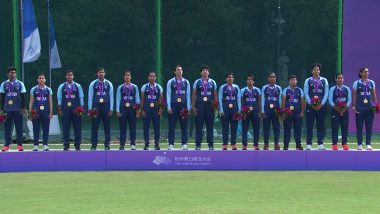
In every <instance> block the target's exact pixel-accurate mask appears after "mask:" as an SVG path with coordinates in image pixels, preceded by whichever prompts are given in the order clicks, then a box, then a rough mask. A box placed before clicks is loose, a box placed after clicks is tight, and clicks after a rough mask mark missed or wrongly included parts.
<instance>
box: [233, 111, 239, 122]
mask: <svg viewBox="0 0 380 214" xmlns="http://www.w3.org/2000/svg"><path fill="white" fill-rule="evenodd" d="M232 119H233V120H236V121H239V120H241V114H240V113H239V112H236V113H235V114H234V115H232Z"/></svg>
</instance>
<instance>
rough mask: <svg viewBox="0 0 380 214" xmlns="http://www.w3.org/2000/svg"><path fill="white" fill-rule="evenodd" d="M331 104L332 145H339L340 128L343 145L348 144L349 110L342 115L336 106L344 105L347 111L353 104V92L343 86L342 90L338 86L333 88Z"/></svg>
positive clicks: (330, 92)
mask: <svg viewBox="0 0 380 214" xmlns="http://www.w3.org/2000/svg"><path fill="white" fill-rule="evenodd" d="M329 104H330V106H331V107H332V108H331V135H332V144H333V145H336V144H337V143H338V130H339V126H340V128H341V130H342V145H344V144H347V134H348V122H349V116H348V110H347V111H345V112H344V113H343V115H341V114H340V113H339V112H338V111H337V110H335V109H334V107H335V106H339V104H342V105H343V104H344V105H345V106H346V107H347V109H348V108H349V107H350V104H351V90H350V88H349V87H347V86H345V85H343V86H342V87H341V88H339V87H338V86H333V87H331V88H330V91H329Z"/></svg>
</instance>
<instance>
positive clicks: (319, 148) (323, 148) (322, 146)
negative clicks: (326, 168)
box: [318, 144, 326, 150]
mask: <svg viewBox="0 0 380 214" xmlns="http://www.w3.org/2000/svg"><path fill="white" fill-rule="evenodd" d="M318 150H326V148H325V146H324V145H323V144H320V145H318Z"/></svg>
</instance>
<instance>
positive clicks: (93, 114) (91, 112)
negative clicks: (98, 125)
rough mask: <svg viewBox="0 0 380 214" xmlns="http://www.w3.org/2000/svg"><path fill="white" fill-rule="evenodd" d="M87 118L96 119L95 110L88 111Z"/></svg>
mask: <svg viewBox="0 0 380 214" xmlns="http://www.w3.org/2000/svg"><path fill="white" fill-rule="evenodd" d="M88 116H89V117H90V118H97V117H98V110H97V109H96V108H93V109H90V110H88Z"/></svg>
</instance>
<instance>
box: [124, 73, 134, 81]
mask: <svg viewBox="0 0 380 214" xmlns="http://www.w3.org/2000/svg"><path fill="white" fill-rule="evenodd" d="M131 79H132V75H131V73H129V72H127V73H125V74H124V80H125V81H126V82H130V81H131Z"/></svg>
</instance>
